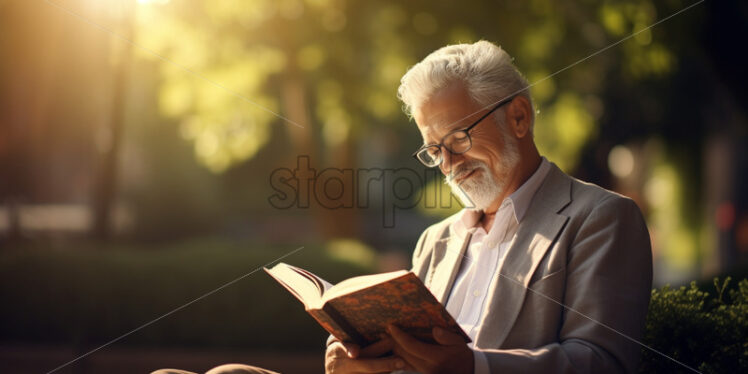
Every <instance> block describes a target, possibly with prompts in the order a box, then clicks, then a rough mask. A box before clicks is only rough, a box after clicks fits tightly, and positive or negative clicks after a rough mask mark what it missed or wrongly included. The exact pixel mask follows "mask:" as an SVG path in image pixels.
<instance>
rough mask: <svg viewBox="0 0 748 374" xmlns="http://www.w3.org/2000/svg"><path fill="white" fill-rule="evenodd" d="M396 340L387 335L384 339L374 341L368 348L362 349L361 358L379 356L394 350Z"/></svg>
mask: <svg viewBox="0 0 748 374" xmlns="http://www.w3.org/2000/svg"><path fill="white" fill-rule="evenodd" d="M393 345H394V341H393V340H392V338H391V337H389V336H388V337H385V338H383V339H382V340H380V341H378V342H376V343H373V344H371V345H369V346H367V347H366V348H364V349H362V350H361V351H360V353H359V355H358V357H361V358H375V357H379V356H381V355H383V354H385V353H387V352H389V351H391V350H392V346H393Z"/></svg>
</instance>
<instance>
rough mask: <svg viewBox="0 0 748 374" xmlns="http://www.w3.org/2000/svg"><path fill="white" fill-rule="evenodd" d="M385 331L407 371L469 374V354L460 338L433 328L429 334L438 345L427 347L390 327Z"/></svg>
mask: <svg viewBox="0 0 748 374" xmlns="http://www.w3.org/2000/svg"><path fill="white" fill-rule="evenodd" d="M387 331H388V332H389V333H390V335H391V336H392V339H393V340H394V347H393V351H394V352H395V355H396V356H399V357H402V358H403V359H405V361H406V362H407V365H406V368H407V369H408V370H415V371H417V372H419V373H423V374H441V373H450V374H473V370H474V367H473V366H474V364H475V362H474V361H473V351H472V350H471V349H470V348H468V346H467V342H466V341H465V339H464V338H463V337H462V336H460V335H458V334H454V333H451V332H449V331H447V330H445V329H443V328H440V327H434V329H433V330H432V334H433V335H434V340H436V342H437V343H438V344H428V343H424V342H422V341H420V340H418V339H416V338H414V337H412V336H410V335H408V334H406V333H405V332H403V331H402V330H400V329H398V328H397V327H395V326H393V325H390V326H389V327H388V328H387Z"/></svg>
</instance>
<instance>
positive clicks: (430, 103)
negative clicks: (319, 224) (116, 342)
mask: <svg viewBox="0 0 748 374" xmlns="http://www.w3.org/2000/svg"><path fill="white" fill-rule="evenodd" d="M528 89H529V87H528V84H527V82H526V80H525V79H524V78H523V77H522V75H521V74H520V73H519V72H518V71H517V69H516V68H515V67H514V66H513V65H512V62H511V57H510V56H509V55H508V54H507V53H506V52H504V51H503V50H502V49H501V48H500V47H498V46H496V45H494V44H491V43H489V42H485V41H481V42H478V43H475V44H460V45H453V46H447V47H444V48H441V49H439V50H437V51H435V52H433V53H432V54H430V55H429V56H427V57H426V58H425V59H424V60H423V61H421V62H420V63H418V64H417V65H415V66H413V68H411V69H410V70H409V71H408V72H407V73H406V74H405V76H404V77H403V78H402V83H401V85H400V88H399V91H398V93H399V97H400V99H401V100H402V101H403V102H404V104H405V107H406V110H407V111H408V114H410V115H411V116H412V117H413V118H414V119H415V122H416V124H417V125H418V129H419V131H420V132H421V135H422V136H423V144H424V145H423V146H421V147H420V148H419V149H418V151H416V153H415V154H414V156H415V157H416V158H417V159H418V160H420V161H421V162H422V163H423V164H424V165H426V166H428V167H437V166H438V167H439V168H440V169H441V171H442V173H444V175H445V177H446V180H447V182H448V183H449V184H450V186H451V187H452V188H453V190H454V191H455V192H456V193H457V194H458V195H459V196H462V197H463V198H464V200H465V203H466V209H463V210H462V211H461V212H459V213H457V214H455V215H454V216H452V217H449V218H447V219H445V220H444V221H442V222H439V223H437V224H435V225H433V226H431V227H429V228H428V229H426V231H424V232H423V234H422V235H421V238H420V240H419V241H418V244H417V245H416V248H415V252H414V253H413V268H412V270H413V272H415V273H416V274H417V275H418V276H419V277H420V278H421V279H422V280H423V281H424V283H425V284H426V286H427V287H429V289H430V290H431V291H432V292H433V294H434V295H435V296H436V297H437V299H439V300H440V301H441V302H442V303H443V304H444V305H445V306H446V308H447V310H448V311H449V312H450V313H451V314H452V315H453V316H454V317H455V319H456V320H457V322H458V323H459V324H460V325H461V326H462V328H463V329H464V330H465V331H466V332H467V334H468V335H469V336H470V338H471V339H472V342H471V343H467V342H466V341H464V340H463V338H462V337H461V336H459V335H456V334H452V333H450V332H447V331H445V330H442V329H438V328H435V329H434V331H433V335H434V341H435V342H436V344H430V343H426V342H421V341H418V340H416V339H415V338H413V337H411V336H409V335H407V334H405V333H404V332H402V331H401V330H399V329H397V327H395V326H391V327H390V328H389V329H388V333H389V334H388V336H386V337H385V338H383V339H382V340H381V341H379V342H377V343H374V344H372V345H370V346H368V347H366V348H360V347H357V346H355V345H350V344H344V343H341V342H337V341H335V340H334V339H332V338H330V339H329V340H328V347H327V352H326V357H325V369H326V372H327V373H331V374H332V373H335V374H338V373H381V372H390V371H395V370H398V371H399V370H406V371H411V372H413V371H415V372H420V373H451V374H459V373H465V374H472V373H476V374H478V373H572V372H574V373H576V372H580V373H622V372H634V371H636V367H637V363H638V360H639V354H640V350H641V347H640V345H639V343H637V339H639V338H640V337H641V335H642V330H643V327H644V320H645V316H646V312H647V306H648V303H649V295H650V289H651V282H652V259H651V250H650V242H649V234H648V232H647V228H646V226H645V224H644V220H643V219H642V215H641V213H640V211H639V209H638V208H637V206H636V205H635V204H634V202H633V201H631V200H630V199H628V198H626V197H623V196H621V195H618V194H615V193H613V192H610V191H606V190H604V189H602V188H600V187H598V186H595V185H592V184H588V183H584V182H581V181H579V180H576V179H574V178H571V177H569V176H567V175H566V174H564V173H563V172H562V171H561V170H559V169H558V168H557V167H556V166H555V165H554V164H552V163H551V162H549V161H548V160H546V159H545V158H543V157H541V156H540V154H539V152H538V150H537V148H536V146H535V143H534V141H533V122H534V111H533V105H532V100H531V98H530V94H529V90H528ZM234 369H236V370H237V371H231V372H232V373H238V372H243V373H246V372H250V371H251V370H258V369H252V368H250V367H245V368H244V369H242V368H241V367H234ZM239 370H245V371H239ZM225 372H229V371H225ZM258 372H259V371H258Z"/></svg>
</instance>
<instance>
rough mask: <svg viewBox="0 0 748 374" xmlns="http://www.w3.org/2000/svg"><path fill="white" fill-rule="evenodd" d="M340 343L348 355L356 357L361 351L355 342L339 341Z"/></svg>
mask: <svg viewBox="0 0 748 374" xmlns="http://www.w3.org/2000/svg"><path fill="white" fill-rule="evenodd" d="M341 344H342V345H343V347H344V348H345V352H346V353H347V354H348V357H350V358H357V357H358V356H359V353H360V352H361V347H359V346H358V345H357V344H353V343H341Z"/></svg>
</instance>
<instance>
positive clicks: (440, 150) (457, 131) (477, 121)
mask: <svg viewBox="0 0 748 374" xmlns="http://www.w3.org/2000/svg"><path fill="white" fill-rule="evenodd" d="M515 97H516V96H512V97H509V98H506V99H504V100H501V101H499V102H498V104H496V105H495V106H494V107H493V108H491V110H489V111H488V112H486V113H485V114H484V115H482V116H481V117H480V118H478V120H476V121H475V122H473V124H472V125H470V126H468V127H466V128H464V129H459V130H454V131H451V132H449V133H448V134H447V135H444V136H443V137H442V139H441V142H439V143H438V144H428V145H423V146H421V148H418V150H417V151H415V152H413V157H414V158H415V159H416V160H418V162H420V163H422V164H423V165H424V166H426V167H429V168H435V167H437V166H439V165H441V164H442V162H443V161H444V156H442V154H441V152H442V148H444V149H446V150H447V151H449V153H451V154H453V155H461V154H463V153H466V152H467V151H469V150H471V149H472V148H473V139H472V138H471V137H470V130H472V129H473V128H474V127H475V126H478V124H480V123H481V122H482V121H483V120H484V119H486V117H488V116H490V115H491V113H493V112H495V111H496V110H497V109H499V108H501V107H502V106H503V105H504V104H506V103H509V102H511V101H512V100H514V98H515ZM459 132H464V133H465V136H466V137H467V140H468V143H470V145H469V146H468V148H467V149H466V150H464V151H462V152H454V151H452V150H451V149H449V147H447V145H446V144H444V140H445V139H447V138H448V137H450V136H452V135H454V134H457V133H459ZM432 147H437V148H438V149H439V152H440V153H439V161H438V162H437V163H436V164H434V165H428V164H426V163H425V162H424V161H423V160H421V159H420V158H418V154H419V153H421V152H423V150H425V149H429V148H432Z"/></svg>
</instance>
